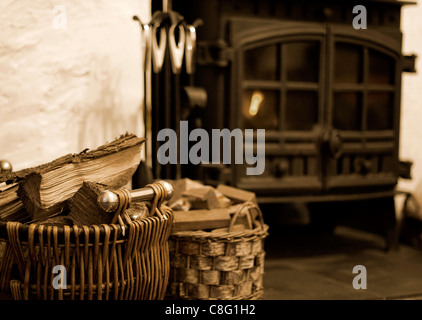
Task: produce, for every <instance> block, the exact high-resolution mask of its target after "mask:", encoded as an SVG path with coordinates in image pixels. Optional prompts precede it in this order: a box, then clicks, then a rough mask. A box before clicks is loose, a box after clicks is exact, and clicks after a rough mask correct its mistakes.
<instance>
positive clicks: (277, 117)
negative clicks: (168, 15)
mask: <svg viewBox="0 0 422 320" xmlns="http://www.w3.org/2000/svg"><path fill="white" fill-rule="evenodd" d="M235 29H236V28H235V27H233V30H235ZM238 29H240V30H242V28H238ZM243 30H244V29H243ZM235 34H236V35H237V38H236V39H234V41H233V43H234V48H235V55H236V56H235V59H233V66H232V67H233V73H232V74H234V75H236V76H234V77H233V81H232V86H233V87H232V90H231V92H232V93H233V95H232V98H233V101H232V103H231V105H232V106H234V107H235V108H237V110H234V114H238V115H240V116H239V117H232V119H233V122H232V123H231V127H232V128H242V129H265V135H266V141H265V161H266V163H265V171H264V173H263V174H262V175H259V176H248V175H247V174H246V166H239V165H236V166H233V170H234V181H235V183H236V185H237V186H238V187H241V188H245V189H248V190H253V191H255V192H256V193H257V194H261V193H262V194H263V193H265V194H266V195H268V194H271V193H274V194H280V192H282V193H283V194H289V193H290V194H298V193H304V194H305V193H306V194H312V193H315V194H318V193H320V192H321V190H322V189H323V176H322V164H321V152H320V151H321V148H320V142H319V140H320V135H321V128H322V127H323V126H324V106H325V94H324V92H325V69H326V62H325V58H324V57H325V56H326V47H327V44H326V28H325V27H324V26H323V25H319V24H300V25H297V24H277V26H276V27H274V26H270V27H262V28H254V29H253V30H245V31H244V32H239V33H235ZM255 141H256V139H255Z"/></svg>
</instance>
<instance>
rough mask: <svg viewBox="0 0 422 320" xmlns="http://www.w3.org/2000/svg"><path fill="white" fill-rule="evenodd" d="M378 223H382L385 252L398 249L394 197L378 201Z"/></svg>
mask: <svg viewBox="0 0 422 320" xmlns="http://www.w3.org/2000/svg"><path fill="white" fill-rule="evenodd" d="M379 209H380V211H379V212H380V221H382V226H383V232H384V237H385V249H386V250H387V251H390V250H396V249H398V233H399V230H398V224H397V219H396V209H395V205H394V197H391V198H387V199H383V200H382V201H380V208H379Z"/></svg>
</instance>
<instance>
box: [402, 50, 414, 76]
mask: <svg viewBox="0 0 422 320" xmlns="http://www.w3.org/2000/svg"><path fill="white" fill-rule="evenodd" d="M416 58H417V56H416V55H415V54H412V55H409V56H403V57H402V66H403V68H402V71H403V72H412V73H415V72H416V67H415V65H416Z"/></svg>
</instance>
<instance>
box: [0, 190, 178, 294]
mask: <svg viewBox="0 0 422 320" xmlns="http://www.w3.org/2000/svg"><path fill="white" fill-rule="evenodd" d="M162 202H163V198H162V196H161V195H160V194H157V195H156V198H155V199H154V201H153V205H152V209H151V212H152V215H151V216H149V217H147V218H144V219H141V220H134V221H131V222H130V223H127V224H125V229H126V231H125V232H122V231H123V230H124V229H122V226H121V225H119V224H110V225H105V224H102V225H94V226H52V225H43V224H30V225H25V224H21V223H19V222H7V223H6V222H0V242H3V243H4V242H5V243H6V249H5V251H4V252H3V259H0V291H2V292H6V293H9V294H11V295H12V297H13V298H14V299H31V300H32V299H42V300H47V299H49V300H53V299H54V300H56V299H57V300H62V299H63V300H68V299H69V300H76V299H88V300H100V299H105V300H107V299H110V300H112V299H115V300H122V299H124V300H155V299H157V300H159V299H164V297H165V292H166V287H167V283H168V278H169V271H170V263H169V250H168V249H169V248H168V237H169V236H170V232H171V227H172V223H173V212H172V210H171V209H170V208H168V207H166V206H165V205H163V204H162ZM57 265H60V266H64V267H65V268H66V274H67V278H66V279H67V281H66V289H64V288H60V289H57V288H54V286H53V278H54V277H55V274H54V273H53V268H54V267H55V266H57Z"/></svg>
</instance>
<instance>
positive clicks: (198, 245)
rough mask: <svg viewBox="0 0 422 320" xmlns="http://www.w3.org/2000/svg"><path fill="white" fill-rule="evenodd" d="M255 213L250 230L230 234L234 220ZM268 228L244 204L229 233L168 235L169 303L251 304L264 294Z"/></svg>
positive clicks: (181, 233)
mask: <svg viewBox="0 0 422 320" xmlns="http://www.w3.org/2000/svg"><path fill="white" fill-rule="evenodd" d="M253 210H255V211H256V212H257V217H258V218H259V219H258V220H257V221H252V220H253V219H252V218H251V219H250V222H251V223H253V227H252V228H251V229H249V230H243V231H239V232H233V231H232V230H233V226H234V225H235V222H236V219H237V218H238V217H239V216H240V215H242V214H247V215H248V217H252V216H253V215H252V212H253ZM267 235H268V226H267V225H265V224H264V219H263V215H262V212H261V210H260V209H259V207H258V206H257V205H256V204H254V203H252V202H245V203H244V204H243V206H241V207H240V208H239V210H238V211H237V212H236V213H235V214H234V215H233V217H232V219H231V223H230V227H229V229H228V232H227V231H226V232H220V233H213V232H206V231H180V232H174V233H172V234H171V235H170V238H169V246H170V264H171V267H170V280H169V285H168V291H167V298H169V299H186V300H188V299H197V300H214V299H218V300H251V299H259V298H261V297H262V294H263V292H264V288H263V274H264V258H265V251H264V239H265V238H266V236H267Z"/></svg>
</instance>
